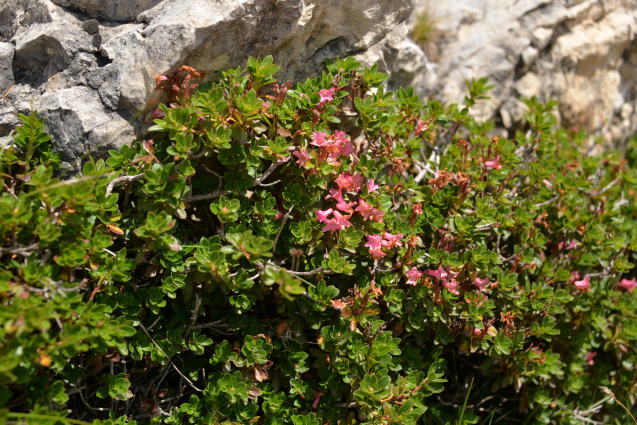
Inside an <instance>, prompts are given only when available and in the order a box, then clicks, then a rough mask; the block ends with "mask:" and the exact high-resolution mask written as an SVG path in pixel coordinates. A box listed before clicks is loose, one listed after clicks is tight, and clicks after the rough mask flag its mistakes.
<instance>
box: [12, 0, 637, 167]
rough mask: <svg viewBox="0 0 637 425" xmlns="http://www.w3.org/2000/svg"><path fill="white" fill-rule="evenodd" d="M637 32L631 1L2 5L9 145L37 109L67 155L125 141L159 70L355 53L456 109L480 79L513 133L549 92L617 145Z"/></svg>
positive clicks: (304, 63) (289, 68) (130, 0)
mask: <svg viewBox="0 0 637 425" xmlns="http://www.w3.org/2000/svg"><path fill="white" fill-rule="evenodd" d="M413 2H415V3H416V5H415V6H416V12H414V4H413ZM418 10H420V11H422V10H425V11H426V12H427V13H428V15H429V16H430V17H432V18H433V19H432V23H433V25H432V28H435V34H436V35H437V36H436V37H435V40H433V41H432V43H431V44H430V45H429V46H426V47H425V48H424V50H423V49H422V48H421V46H418V45H416V44H415V43H414V42H413V41H411V40H410V39H409V38H408V37H407V32H408V26H407V22H408V20H409V19H410V17H411V19H412V22H414V20H415V18H414V17H415V16H417V15H418ZM635 34H637V0H456V1H453V2H433V1H432V0H349V1H342V0H1V2H0V139H2V138H3V137H4V138H5V139H6V138H7V136H8V135H9V134H10V132H11V131H12V129H13V128H14V127H15V125H16V124H17V114H18V113H29V112H30V111H32V110H39V111H40V113H41V114H42V115H43V116H44V117H45V118H46V119H47V122H48V125H49V130H50V131H51V132H52V133H53V135H54V139H55V141H56V143H57V145H56V148H57V149H58V150H59V151H60V152H61V153H62V154H63V157H64V158H65V160H67V161H71V160H73V159H75V158H77V157H79V156H81V155H82V154H83V153H85V152H88V151H95V150H96V149H99V148H101V147H104V146H118V145H122V144H125V143H130V142H131V141H132V140H134V139H135V137H138V136H139V135H140V133H141V130H142V129H143V126H144V125H145V123H147V122H148V121H147V117H148V112H149V111H151V110H152V109H153V108H154V107H155V105H156V103H157V102H158V96H157V95H156V92H154V90H155V82H154V78H153V77H154V76H155V75H157V74H168V73H171V72H172V71H174V70H176V69H177V68H179V67H180V66H181V65H189V66H192V67H195V68H197V69H199V70H203V71H206V72H207V73H208V75H214V72H215V71H218V70H222V69H224V68H227V67H231V66H236V65H239V64H242V63H243V62H244V61H245V59H246V58H247V57H248V56H250V55H252V56H265V55H268V54H272V55H274V57H275V60H276V62H277V63H278V64H279V65H281V66H282V70H281V72H280V74H279V76H278V77H279V78H280V79H284V80H287V79H290V80H298V79H301V78H304V77H306V76H309V75H312V74H314V73H316V72H317V71H318V70H320V66H321V64H322V62H323V61H324V60H326V59H329V58H335V57H342V56H346V55H355V56H357V57H358V58H359V59H361V60H362V61H363V62H365V63H368V64H372V63H376V64H379V66H380V69H381V70H384V71H389V72H391V77H390V79H389V84H390V86H393V87H395V86H401V85H414V86H415V87H416V89H417V91H418V92H420V93H421V94H423V95H426V96H433V97H438V98H440V99H441V100H443V101H447V102H460V101H462V99H463V97H464V95H465V85H464V81H465V80H466V79H470V78H475V77H482V76H487V77H489V78H490V79H491V80H492V82H494V83H495V84H496V89H495V90H494V91H493V92H492V96H493V97H492V99H491V100H490V101H488V102H483V103H481V104H480V106H479V107H476V108H475V110H474V113H476V114H478V115H479V116H480V117H484V118H495V119H496V120H497V121H498V122H499V123H500V124H501V125H503V126H505V127H509V128H514V127H515V124H516V123H517V122H518V121H519V120H520V118H521V115H522V112H523V110H524V106H523V104H522V102H521V100H520V99H521V98H522V97H530V96H538V97H540V98H542V99H549V98H553V99H556V100H558V101H560V102H561V104H560V109H559V112H560V117H561V119H562V121H563V124H565V125H568V126H574V127H577V128H581V129H584V130H587V131H589V132H593V133H594V134H599V135H602V136H603V137H604V138H606V139H608V140H618V141H621V140H623V139H626V138H627V137H629V136H630V135H632V134H634V133H635V132H637V72H636V70H637V41H636V40H637V39H636V36H635ZM425 52H427V53H425ZM145 119H146V121H145ZM0 144H2V140H0Z"/></svg>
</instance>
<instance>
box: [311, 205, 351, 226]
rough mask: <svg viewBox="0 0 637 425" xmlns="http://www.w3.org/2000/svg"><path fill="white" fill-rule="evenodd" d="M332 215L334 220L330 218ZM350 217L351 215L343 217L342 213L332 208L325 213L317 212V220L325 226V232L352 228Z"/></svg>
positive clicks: (324, 211)
mask: <svg viewBox="0 0 637 425" xmlns="http://www.w3.org/2000/svg"><path fill="white" fill-rule="evenodd" d="M330 215H331V216H332V218H330ZM350 217H351V215H342V214H341V213H340V212H338V211H335V210H333V209H332V208H328V209H326V210H323V211H321V210H317V211H316V219H317V220H318V221H320V222H321V223H324V224H325V226H323V228H322V229H321V230H322V231H324V232H328V231H333V230H343V229H344V228H346V227H349V226H351V225H352V223H350V222H349V218H350Z"/></svg>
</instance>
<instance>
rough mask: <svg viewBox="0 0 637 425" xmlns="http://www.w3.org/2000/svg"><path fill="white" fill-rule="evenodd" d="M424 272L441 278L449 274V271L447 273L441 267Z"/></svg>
mask: <svg viewBox="0 0 637 425" xmlns="http://www.w3.org/2000/svg"><path fill="white" fill-rule="evenodd" d="M426 273H427V274H428V275H429V276H431V277H435V278H436V279H441V280H442V279H444V278H446V277H447V276H449V273H447V272H446V271H445V270H444V269H443V268H442V267H438V268H437V269H436V270H427V271H426Z"/></svg>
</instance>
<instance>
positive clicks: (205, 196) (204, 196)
mask: <svg viewBox="0 0 637 425" xmlns="http://www.w3.org/2000/svg"><path fill="white" fill-rule="evenodd" d="M222 194H223V192H222V191H220V190H215V191H214V192H210V193H202V194H200V195H193V196H188V197H186V198H184V202H197V201H205V200H206V199H214V198H218V197H220V196H221V195H222Z"/></svg>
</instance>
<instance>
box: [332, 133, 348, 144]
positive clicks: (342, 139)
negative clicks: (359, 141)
mask: <svg viewBox="0 0 637 425" xmlns="http://www.w3.org/2000/svg"><path fill="white" fill-rule="evenodd" d="M349 141H350V140H349V136H347V133H345V132H344V131H341V130H336V131H335V132H334V142H336V144H337V145H343V144H345V143H348V142H349Z"/></svg>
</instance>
